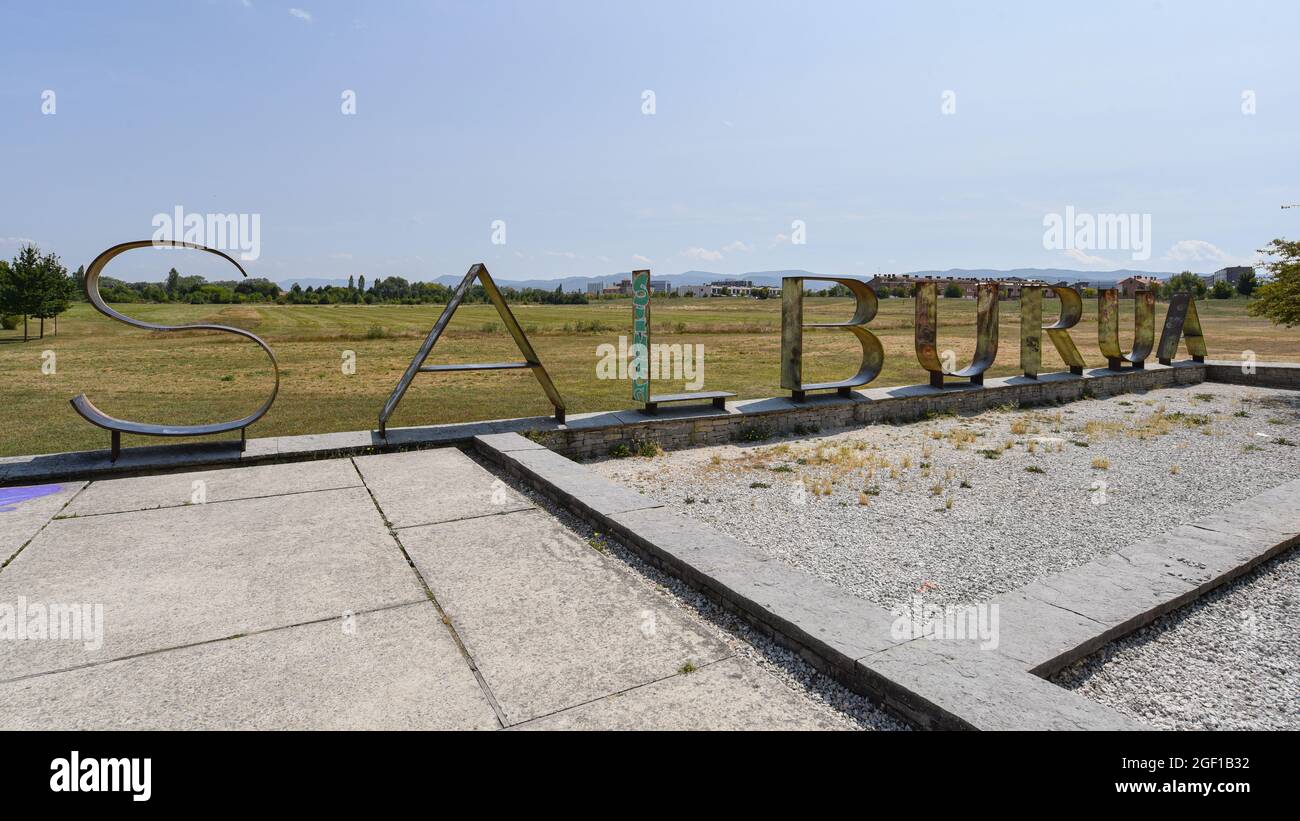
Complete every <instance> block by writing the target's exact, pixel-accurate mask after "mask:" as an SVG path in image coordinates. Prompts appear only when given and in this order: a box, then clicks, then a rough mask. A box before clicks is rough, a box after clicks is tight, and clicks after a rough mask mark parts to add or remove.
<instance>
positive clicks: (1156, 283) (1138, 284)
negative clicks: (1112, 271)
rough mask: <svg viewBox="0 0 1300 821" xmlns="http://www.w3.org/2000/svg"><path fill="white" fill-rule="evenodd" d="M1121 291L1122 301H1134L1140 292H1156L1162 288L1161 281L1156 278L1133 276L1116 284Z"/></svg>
mask: <svg viewBox="0 0 1300 821" xmlns="http://www.w3.org/2000/svg"><path fill="white" fill-rule="evenodd" d="M1115 287H1116V288H1118V289H1119V296H1120V299H1133V298H1134V297H1135V296H1136V295H1137V292H1138V291H1154V290H1156V289H1157V288H1159V287H1160V280H1158V279H1156V278H1155V277H1143V276H1132V277H1128V278H1127V279H1121V280H1120V281H1119V282H1117V283H1115Z"/></svg>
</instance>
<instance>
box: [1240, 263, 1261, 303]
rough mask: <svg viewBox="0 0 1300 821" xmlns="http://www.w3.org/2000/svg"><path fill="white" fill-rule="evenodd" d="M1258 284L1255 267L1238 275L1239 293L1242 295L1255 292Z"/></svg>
mask: <svg viewBox="0 0 1300 821" xmlns="http://www.w3.org/2000/svg"><path fill="white" fill-rule="evenodd" d="M1257 284H1258V282H1256V280H1255V269H1254V268H1251V269H1250V270H1248V271H1243V272H1242V274H1241V276H1239V277H1237V293H1239V294H1241V295H1242V296H1250V295H1251V294H1252V293H1254V291H1255V286H1256V285H1257Z"/></svg>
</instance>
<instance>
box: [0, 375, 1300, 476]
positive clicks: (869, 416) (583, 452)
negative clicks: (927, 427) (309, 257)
mask: <svg viewBox="0 0 1300 821" xmlns="http://www.w3.org/2000/svg"><path fill="white" fill-rule="evenodd" d="M1268 367H1270V368H1272V367H1280V366H1268ZM1289 367H1291V368H1300V366H1294V365H1293V366H1289ZM1238 369H1239V366H1238ZM1205 374H1206V365H1205V364H1202V363H1199V362H1178V363H1175V364H1174V365H1172V366H1164V365H1156V364H1149V365H1147V367H1146V368H1145V369H1144V370H1132V369H1126V370H1123V371H1112V370H1108V369H1106V368H1097V369H1095V370H1091V371H1088V372H1086V373H1084V374H1082V375H1074V374H1071V373H1051V374H1043V375H1042V376H1040V377H1039V378H1038V379H1026V378H1025V377H1023V376H1013V377H1005V378H1001V379H988V380H986V381H985V383H984V384H983V385H971V384H968V383H961V384H952V385H949V386H947V387H944V388H932V387H930V386H929V385H910V386H906V387H897V388H870V389H868V390H863V391H851V392H850V394H849V395H848V396H839V395H837V394H833V393H832V394H812V395H810V396H809V397H808V398H807V400H806V401H804V402H794V401H793V400H791V399H788V398H781V397H778V398H773V399H750V400H743V401H740V402H730V403H728V404H727V406H726V408H725V409H717V408H714V407H712V405H710V404H707V403H706V404H704V405H703V406H700V405H696V406H693V407H692V406H689V405H688V406H681V405H679V406H668V407H663V408H662V409H661V410H660V412H659V413H657V414H654V415H650V414H646V413H645V412H643V411H640V410H626V411H606V412H602V413H587V414H575V415H572V416H570V417H569V419H568V422H567V424H564V425H560V424H558V423H556V421H555V420H554V419H553V418H551V417H549V416H535V417H529V418H520V419H498V420H494V421H487V422H463V423H458V424H452V425H429V426H426V427H418V428H390V429H389V431H388V437H387V438H384V437H381V436H380V435H379V432H378V431H374V430H357V431H338V432H335V433H316V434H304V435H301V436H276V437H266V438H259V439H249V440H248V446H247V448H246V449H244V450H240V447H239V443H238V441H235V442H231V441H229V440H226V441H221V440H214V441H208V442H201V443H196V444H183V445H162V444H156V445H146V446H143V447H129V448H124V449H123V450H122V456H121V458H120V459H118V460H117V461H116V462H113V461H110V460H109V453H108V451H107V450H93V451H79V452H74V453H50V454H41V455H36V456H11V457H5V458H3V459H0V486H8V485H32V484H39V483H41V482H53V481H63V480H75V479H107V478H111V477H115V476H129V475H137V474H149V473H157V472H160V471H169V470H170V471H176V470H196V469H199V468H209V467H213V468H220V467H234V466H238V465H256V464H266V463H271V462H292V461H301V460H306V459H324V458H333V457H338V456H358V455H364V454H370V453H385V452H388V451H396V450H413V449H417V448H429V447H444V446H447V445H468V444H470V442H471V441H472V440H473V438H474V437H475V436H480V435H483V434H488V433H506V432H513V433H520V434H523V435H525V436H527V437H528V438H529V439H531V440H532V441H534V442H538V443H541V444H543V445H545V446H546V447H548V448H550V449H552V450H554V451H556V452H558V453H561V454H563V455H565V456H568V457H570V458H572V459H591V458H595V457H602V456H607V455H609V454H610V451H611V450H616V449H618V448H627V449H629V450H632V451H635V450H636V449H637V448H638V447H640V446H641V445H642V444H644V443H646V442H654V443H656V444H658V445H659V446H660V447H662V448H664V449H666V450H676V449H679V448H687V447H693V446H696V445H718V444H724V443H727V442H758V441H762V440H764V439H767V438H769V437H772V436H780V435H788V434H795V435H800V434H808V433H815V432H818V431H823V430H832V429H835V428H847V427H858V426H862V425H870V424H875V423H882V422H883V423H890V422H892V423H904V422H913V421H916V420H918V419H925V418H930V417H934V416H939V415H943V414H949V413H976V412H979V411H982V410H986V409H989V408H996V407H1001V406H1004V405H1016V406H1022V407H1023V406H1034V405H1052V404H1061V403H1065V402H1073V401H1076V400H1079V399H1086V398H1089V397H1093V396H1113V395H1115V394H1120V393H1132V392H1135V391H1147V390H1152V389H1155V388H1164V387H1169V386H1171V385H1194V384H1197V383H1199V382H1203V381H1205V378H1206V376H1205ZM1251 384H1257V383H1251ZM151 441H152V440H151Z"/></svg>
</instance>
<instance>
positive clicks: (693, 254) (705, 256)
mask: <svg viewBox="0 0 1300 821" xmlns="http://www.w3.org/2000/svg"><path fill="white" fill-rule="evenodd" d="M682 256H684V257H686V258H687V259H695V260H699V261H700V262H718V261H719V260H721V259H722V252H721V251H710V250H709V249H708V248H687V249H686V250H685V251H682Z"/></svg>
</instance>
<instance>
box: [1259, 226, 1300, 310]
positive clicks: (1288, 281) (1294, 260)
mask: <svg viewBox="0 0 1300 821" xmlns="http://www.w3.org/2000/svg"><path fill="white" fill-rule="evenodd" d="M1260 253H1263V254H1269V255H1270V256H1274V257H1277V259H1274V260H1272V261H1270V262H1267V263H1265V264H1264V267H1265V268H1267V269H1268V272H1269V274H1270V275H1271V276H1270V278H1269V281H1268V282H1265V283H1264V284H1263V285H1260V286H1259V287H1258V288H1256V289H1255V297H1256V299H1255V300H1254V301H1253V302H1251V303H1250V304H1249V305H1247V306H1246V312H1247V313H1249V314H1250V315H1251V316H1262V317H1267V318H1268V319H1271V320H1273V322H1274V323H1275V324H1278V325H1285V326H1287V327H1288V328H1291V327H1293V326H1295V325H1300V241H1297V240H1292V241H1287V240H1285V239H1275V240H1273V241H1272V242H1270V243H1269V244H1268V247H1267V248H1263V249H1261V250H1260Z"/></svg>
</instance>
